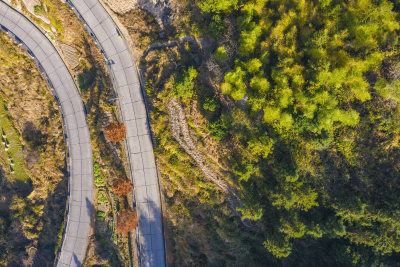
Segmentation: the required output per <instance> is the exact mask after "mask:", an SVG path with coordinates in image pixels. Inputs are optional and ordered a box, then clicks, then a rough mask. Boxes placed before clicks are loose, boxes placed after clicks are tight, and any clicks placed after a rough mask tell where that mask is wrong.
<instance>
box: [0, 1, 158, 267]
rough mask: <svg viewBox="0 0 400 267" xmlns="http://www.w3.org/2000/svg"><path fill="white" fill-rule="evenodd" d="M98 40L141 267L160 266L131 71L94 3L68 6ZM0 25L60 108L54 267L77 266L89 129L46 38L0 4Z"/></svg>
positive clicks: (152, 185)
mask: <svg viewBox="0 0 400 267" xmlns="http://www.w3.org/2000/svg"><path fill="white" fill-rule="evenodd" d="M68 2H69V4H70V5H71V6H73V7H74V9H75V11H76V13H77V14H78V16H79V17H80V19H81V20H83V21H84V22H85V25H86V27H87V29H88V31H89V32H90V33H91V35H92V36H93V37H94V38H95V39H96V40H97V41H98V43H99V46H100V47H101V49H102V52H103V55H104V56H105V58H106V61H107V63H108V65H109V66H110V72H111V74H112V77H113V84H114V89H115V92H116V93H117V95H118V103H119V107H120V110H121V116H122V120H123V122H124V124H125V125H126V127H127V140H126V145H127V148H128V157H129V161H130V172H131V177H133V183H134V185H135V196H136V211H137V213H138V217H139V227H138V241H139V242H138V244H139V257H140V265H141V266H157V267H158V266H164V265H165V253H164V240H163V229H162V219H161V202H160V193H159V185H158V179H157V172H156V166H155V161H154V154H153V146H152V142H151V136H150V130H149V124H148V118H147V113H146V107H145V102H144V99H143V95H142V91H141V87H140V83H139V79H138V75H137V71H136V68H135V65H134V61H133V59H132V57H131V55H130V52H129V49H128V46H127V44H126V42H125V40H124V39H123V38H122V36H120V33H119V31H118V30H117V27H116V25H115V24H114V22H113V20H112V19H111V17H110V16H109V14H108V13H107V12H106V10H105V9H104V8H103V6H102V5H101V4H100V3H99V2H98V1H97V0H71V1H68ZM0 25H1V26H2V29H3V30H5V31H7V32H9V33H10V35H11V36H13V37H14V38H15V39H16V40H17V41H19V42H20V43H22V44H23V46H24V48H25V49H26V50H27V51H28V53H29V54H31V55H32V56H33V57H34V58H35V60H36V61H37V63H38V65H39V67H40V68H41V70H42V71H43V73H44V74H45V76H46V78H47V80H48V82H49V85H50V87H51V88H52V90H53V92H54V94H55V97H56V100H57V102H58V103H59V104H60V107H61V112H62V114H63V119H64V124H65V135H66V141H67V146H68V150H69V170H70V171H69V175H70V176H69V202H68V203H69V204H68V213H67V214H68V215H67V224H66V228H65V233H64V238H63V243H62V247H61V251H60V256H59V259H58V261H57V265H58V266H80V265H81V263H82V262H83V259H84V256H85V252H86V248H87V243H88V235H89V231H90V218H91V215H92V212H93V204H92V188H93V167H92V159H91V158H92V151H91V147H90V136H89V128H88V124H87V121H86V118H85V111H84V105H83V103H82V100H81V97H80V95H79V91H78V90H77V88H76V86H75V84H74V81H73V79H72V77H71V75H70V73H69V72H68V69H67V68H66V66H65V64H64V62H63V61H62V58H61V57H60V55H59V54H58V53H57V51H56V49H55V48H54V46H53V45H52V43H51V42H50V41H49V40H48V39H47V37H46V36H45V35H44V34H43V33H42V32H41V31H40V30H39V29H38V28H37V27H36V26H35V25H33V24H32V23H31V22H30V21H29V20H28V19H26V18H25V17H24V16H23V15H22V14H20V13H19V12H17V11H15V10H14V9H13V8H11V7H10V6H8V5H7V4H5V3H4V2H3V1H1V0H0Z"/></svg>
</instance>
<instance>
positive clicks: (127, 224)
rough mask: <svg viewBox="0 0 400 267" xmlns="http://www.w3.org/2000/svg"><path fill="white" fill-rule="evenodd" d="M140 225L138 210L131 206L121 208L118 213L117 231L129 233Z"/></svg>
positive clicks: (118, 232)
mask: <svg viewBox="0 0 400 267" xmlns="http://www.w3.org/2000/svg"><path fill="white" fill-rule="evenodd" d="M137 225H138V218H137V216H136V212H134V211H133V210H132V209H131V208H127V209H126V210H120V211H119V212H118V215H117V225H116V228H115V232H116V233H117V234H121V233H127V232H130V231H132V230H133V229H135V228H136V226H137Z"/></svg>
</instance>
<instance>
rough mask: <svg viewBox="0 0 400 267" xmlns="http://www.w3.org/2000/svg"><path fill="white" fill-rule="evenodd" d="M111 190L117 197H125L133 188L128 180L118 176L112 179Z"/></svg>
mask: <svg viewBox="0 0 400 267" xmlns="http://www.w3.org/2000/svg"><path fill="white" fill-rule="evenodd" d="M111 189H112V191H113V192H114V193H115V194H117V195H120V196H126V195H128V194H129V193H130V192H132V189H133V186H132V183H131V181H129V179H128V178H126V177H123V176H120V177H118V178H117V179H114V181H113V184H112V187H111Z"/></svg>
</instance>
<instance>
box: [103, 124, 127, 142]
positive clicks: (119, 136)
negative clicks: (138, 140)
mask: <svg viewBox="0 0 400 267" xmlns="http://www.w3.org/2000/svg"><path fill="white" fill-rule="evenodd" d="M104 135H105V136H106V138H107V139H108V140H109V141H111V142H114V143H117V142H119V141H122V140H124V139H125V136H126V128H125V125H124V124H123V123H110V124H109V125H107V127H106V128H105V130H104Z"/></svg>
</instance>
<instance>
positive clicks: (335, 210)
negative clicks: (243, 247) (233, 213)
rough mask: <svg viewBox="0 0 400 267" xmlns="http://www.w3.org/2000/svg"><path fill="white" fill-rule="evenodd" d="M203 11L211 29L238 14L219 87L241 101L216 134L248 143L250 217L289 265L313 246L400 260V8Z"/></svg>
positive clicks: (273, 3)
mask: <svg viewBox="0 0 400 267" xmlns="http://www.w3.org/2000/svg"><path fill="white" fill-rule="evenodd" d="M199 7H200V9H201V10H202V11H203V12H204V13H205V14H209V16H210V17H211V20H212V23H211V24H210V25H211V26H213V25H214V27H215V25H216V24H218V23H220V24H222V23H221V21H222V18H234V21H235V23H236V27H237V29H238V31H239V34H238V40H237V41H238V42H239V47H238V52H237V56H236V57H235V58H236V59H235V60H234V62H232V64H231V68H230V70H229V71H227V72H226V73H225V76H224V79H223V82H222V84H221V86H220V88H221V91H222V93H223V94H225V95H227V96H229V97H230V98H231V99H233V100H235V101H237V103H241V104H240V105H239V104H238V105H237V107H236V108H233V109H230V110H224V111H222V112H221V113H220V114H219V118H218V120H217V121H216V122H213V123H210V127H209V128H210V131H211V132H212V133H213V134H214V135H215V138H216V139H217V140H221V142H231V141H236V142H238V143H239V144H241V146H239V147H238V149H237V151H235V153H233V154H232V158H231V164H232V168H233V170H234V172H235V174H236V176H237V177H238V184H239V185H240V187H241V189H242V190H243V201H244V207H243V208H242V209H240V211H241V212H242V217H243V218H247V219H252V220H255V221H258V223H259V225H261V228H262V233H263V238H264V247H265V248H266V250H268V251H269V252H270V253H272V255H273V256H274V257H276V258H287V259H288V261H289V262H290V257H291V256H293V254H299V253H305V252H304V251H306V250H307V249H306V248H309V249H312V250H313V253H315V255H318V253H319V252H321V251H323V250H324V249H326V250H333V251H335V253H331V254H330V253H326V252H324V256H323V257H321V258H318V257H315V259H314V264H317V263H323V262H333V261H335V262H337V263H341V264H371V263H381V262H384V263H385V262H386V263H393V262H396V259H397V260H398V259H399V255H398V254H396V253H398V252H400V209H399V204H400V202H399V199H400V180H399V177H400V173H399V168H400V161H399V159H400V158H399V156H400V151H399V140H400V135H399V131H400V127H399V126H400V125H399V108H398V103H399V101H400V91H399V90H400V80H399V78H400V63H399V56H398V37H399V28H400V26H399V22H398V20H399V14H398V12H397V11H396V10H397V6H396V2H391V1H387V0H347V1H343V0H319V1H317V0H313V1H312V0H252V1H238V0H235V1H229V0H201V1H199ZM221 27H222V26H221ZM216 28H217V29H218V27H216ZM225 49H229V48H225V47H219V48H218V49H217V51H216V58H217V59H218V58H223V57H224V55H223V54H224V53H225V52H224V51H225ZM243 103H245V104H243ZM207 105H208V104H207ZM221 132H222V133H221ZM308 253H310V252H308ZM291 254H292V255H291ZM304 255H306V253H305V254H304ZM321 255H322V254H321ZM326 255H330V256H329V257H330V258H329V257H328V256H326ZM327 257H328V258H327ZM309 260H310V264H312V263H311V259H309Z"/></svg>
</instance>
